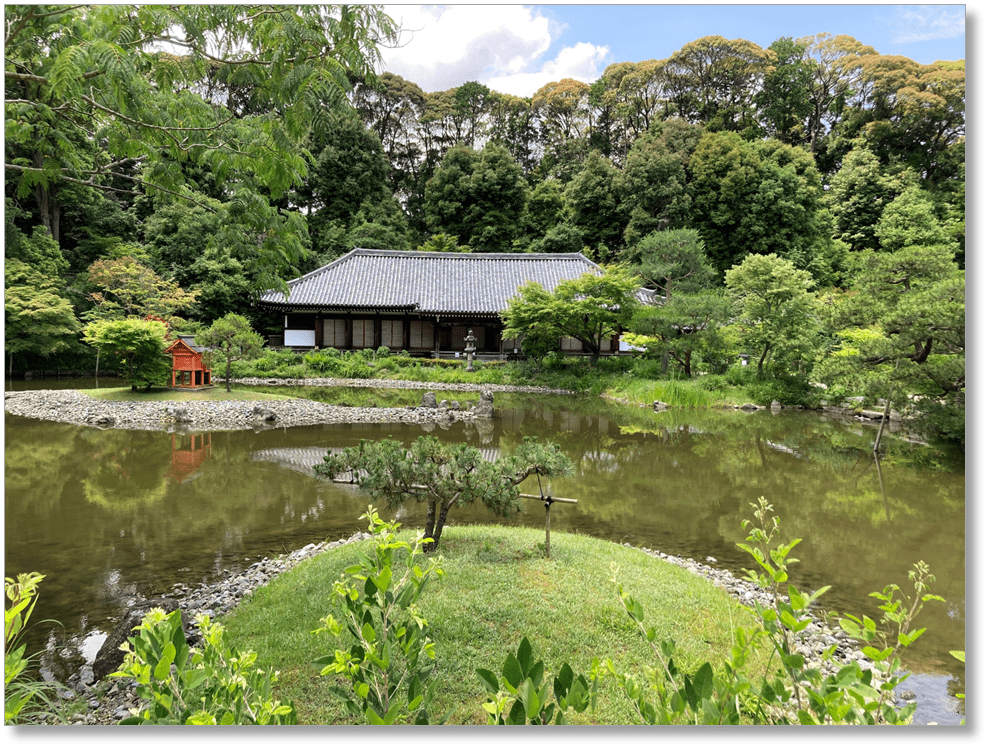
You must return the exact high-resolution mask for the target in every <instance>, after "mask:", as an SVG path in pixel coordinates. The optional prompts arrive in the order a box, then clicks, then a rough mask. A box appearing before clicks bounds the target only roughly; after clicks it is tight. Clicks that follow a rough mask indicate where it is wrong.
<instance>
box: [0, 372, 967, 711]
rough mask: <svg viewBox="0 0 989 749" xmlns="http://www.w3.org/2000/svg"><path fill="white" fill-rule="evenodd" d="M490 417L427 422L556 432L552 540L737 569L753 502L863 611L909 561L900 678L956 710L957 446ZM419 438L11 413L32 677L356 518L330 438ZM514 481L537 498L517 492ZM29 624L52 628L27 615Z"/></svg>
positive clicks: (487, 430) (754, 417) (640, 421)
mask: <svg viewBox="0 0 989 749" xmlns="http://www.w3.org/2000/svg"><path fill="white" fill-rule="evenodd" d="M101 384H102V383H101ZM38 386H40V384H39V383H14V384H13V387H18V388H19V387H38ZM76 386H77V387H81V386H82V385H79V384H78V382H77V383H76ZM87 386H88V385H87ZM8 387H11V386H10V385H8ZM279 392H283V393H286V394H288V392H289V391H288V390H287V389H281V390H280V391H279ZM372 395H373V394H368V395H367V397H371V396H372ZM327 397H333V396H332V393H328V394H327ZM351 397H352V398H354V397H356V398H360V397H362V396H361V394H360V393H356V395H355V393H351ZM408 397H410V398H418V394H415V395H413V394H411V393H410V394H409V396H408ZM495 407H496V418H495V419H493V420H491V421H490V422H488V423H486V424H478V425H471V424H464V423H462V422H456V423H454V424H453V425H452V426H450V427H449V428H448V429H443V428H439V427H434V428H433V429H432V430H431V431H430V432H429V433H432V434H434V435H436V436H438V437H439V438H440V439H442V440H449V441H453V442H466V443H468V444H472V445H476V446H477V447H479V448H480V449H481V450H482V451H484V453H485V454H486V455H487V456H489V457H496V456H497V455H500V454H506V453H508V452H510V451H511V450H513V449H514V447H515V446H516V445H518V444H519V442H520V441H521V440H522V438H523V437H525V436H530V435H531V436H536V437H540V438H545V439H551V440H552V441H554V442H556V443H557V444H559V445H560V446H561V447H562V449H563V450H564V451H565V452H566V453H567V454H568V455H569V456H570V457H571V459H572V460H573V461H574V463H575V464H576V465H577V472H576V475H575V476H574V477H572V478H569V479H566V480H560V479H557V480H554V481H553V482H552V485H551V487H546V485H545V483H544V488H547V489H548V490H550V491H551V493H552V494H553V495H556V496H561V497H574V498H577V499H579V503H578V504H577V505H566V504H555V505H553V508H552V515H551V518H552V529H553V531H554V532H562V531H573V532H578V533H583V534H587V535H591V536H595V537H599V538H604V539H608V540H612V541H615V542H619V543H628V544H631V545H633V546H645V547H649V548H653V549H658V550H660V551H664V552H666V553H669V554H674V555H678V556H684V557H691V558H694V559H697V560H698V561H707V563H708V564H710V565H711V566H714V567H720V568H725V569H729V570H731V571H733V572H735V573H736V574H741V570H742V569H744V568H748V567H751V566H752V565H751V564H750V562H751V560H750V559H748V558H747V557H746V555H745V554H744V553H743V552H741V551H740V550H739V549H738V548H737V547H736V543H738V542H740V541H743V540H744V538H745V532H744V531H743V529H742V522H743V521H744V520H748V519H751V518H752V510H751V507H750V504H751V503H752V502H754V501H755V500H756V499H757V498H758V497H759V496H765V497H766V498H767V500H769V501H770V502H771V503H772V504H773V506H774V508H775V514H776V515H778V516H779V518H780V522H781V526H782V530H783V537H784V538H801V539H803V541H802V542H801V543H800V544H799V546H798V547H797V548H796V550H795V552H794V555H795V556H796V557H797V558H798V559H799V560H800V561H799V563H798V564H797V565H795V566H794V567H793V569H792V571H793V580H794V582H795V583H796V584H797V585H798V586H799V587H801V588H803V589H816V588H818V587H821V586H823V585H831V586H832V588H831V591H830V592H829V593H828V594H827V595H826V596H825V598H824V600H823V602H824V605H825V607H826V608H828V609H829V610H835V611H840V612H849V613H854V614H857V615H859V614H867V615H869V616H871V617H873V618H878V617H879V613H880V612H878V611H877V609H876V602H875V599H873V598H870V597H869V593H871V592H872V591H876V590H881V589H882V588H883V586H885V585H887V584H889V583H896V584H898V585H899V586H900V587H901V588H902V589H903V590H905V591H906V590H910V587H909V581H908V578H907V573H908V571H909V570H910V569H911V568H912V565H913V563H914V562H916V561H918V560H923V561H924V562H926V563H927V564H928V565H930V567H931V570H932V572H933V573H934V575H935V576H936V578H937V582H936V584H935V585H934V588H933V590H932V592H934V593H937V594H938V595H941V596H943V597H944V598H945V599H946V603H944V604H941V603H936V602H931V603H928V604H927V606H926V608H925V610H924V612H923V613H922V615H921V617H920V619H919V620H918V622H917V623H916V626H919V627H927V628H928V631H927V633H926V634H925V635H924V636H923V637H921V638H920V640H919V641H918V642H917V643H916V644H915V645H914V646H913V647H912V648H911V650H910V651H908V653H907V658H906V662H907V666H908V667H909V668H910V670H911V671H913V672H914V676H912V677H911V679H910V681H909V682H908V684H907V687H909V688H911V689H913V690H914V691H915V692H917V693H918V695H919V700H918V702H919V707H918V711H917V714H916V716H915V722H916V723H919V724H924V723H927V722H929V721H936V722H938V723H940V724H942V725H944V724H957V723H959V722H960V720H961V717H962V716H961V714H960V713H961V711H962V710H963V706H961V705H959V704H958V702H957V700H955V699H954V697H953V695H955V694H956V693H959V692H962V693H963V692H964V691H965V667H964V664H962V663H960V662H958V661H956V660H955V659H953V658H952V657H951V656H950V655H949V651H950V650H963V649H964V648H965V573H966V568H965V542H966V541H965V537H966V534H965V528H966V526H965V466H964V455H963V454H962V453H961V452H960V451H957V450H954V449H952V448H948V447H943V446H932V445H926V444H923V443H922V442H919V441H916V440H915V438H912V437H911V436H910V435H908V434H905V433H903V432H899V433H896V434H894V435H891V436H888V437H886V438H884V446H885V449H886V454H885V456H884V458H883V460H882V462H881V463H880V464H878V465H877V463H876V461H875V460H874V459H873V455H872V443H873V440H874V439H875V430H876V427H874V426H869V425H863V424H859V423H854V422H842V421H840V420H836V419H834V418H831V417H826V416H823V415H822V414H818V413H812V412H799V411H783V412H782V413H778V414H773V413H771V412H769V411H760V412H757V413H740V412H727V411H718V410H703V409H702V410H695V409H676V410H671V411H667V412H662V413H653V412H652V411H651V410H646V409H638V408H632V407H621V406H617V405H614V404H609V403H608V402H606V401H604V400H602V399H597V398H586V399H574V398H562V397H558V396H557V397H551V396H522V395H508V394H502V393H497V394H496V395H495ZM427 431H428V430H427V429H426V428H424V427H422V426H418V425H324V426H319V427H298V428H274V429H267V430H263V431H258V432H253V431H242V432H212V433H190V434H174V433H165V432H144V431H125V430H100V429H94V428H86V427H80V426H73V425H68V424H55V423H48V422H42V421H37V420H33V419H27V418H21V417H15V416H10V415H6V416H5V449H4V459H5V521H6V531H5V561H4V569H5V575H6V576H8V577H9V576H16V575H17V574H18V573H20V572H28V571H38V572H41V573H43V574H45V575H46V576H47V577H46V579H45V580H44V582H43V583H42V587H41V596H40V601H39V603H38V606H37V609H36V610H35V613H34V615H33V619H32V620H33V621H35V622H38V623H37V624H36V625H35V626H34V627H33V629H32V637H33V640H32V641H31V642H30V645H31V647H32V648H33V649H34V650H41V649H45V648H47V649H48V652H47V654H46V655H45V656H44V658H43V666H44V670H45V672H46V673H50V674H51V675H52V676H54V677H55V678H60V679H62V678H65V677H66V676H67V675H68V673H70V672H71V671H72V670H73V669H75V668H78V667H79V666H81V665H82V664H83V663H84V662H85V661H87V660H90V661H91V660H92V658H93V657H94V656H95V654H96V650H97V649H98V648H99V645H100V644H101V643H102V639H103V637H104V635H105V633H106V632H107V631H108V630H109V629H111V628H112V627H113V625H114V624H115V623H116V621H118V620H119V618H120V616H121V615H122V613H123V612H124V611H125V609H126V608H127V606H128V602H129V601H131V600H132V599H133V598H134V597H135V596H138V595H140V596H144V597H153V596H158V595H162V594H165V593H168V592H169V590H170V589H171V588H172V586H173V585H176V584H179V583H184V584H188V585H193V586H194V585H197V584H199V583H201V582H207V581H210V580H213V579H216V578H217V577H220V576H223V575H225V574H226V573H227V572H228V571H229V572H234V571H237V570H240V569H243V568H245V567H247V566H249V565H250V564H253V563H254V562H256V561H258V559H259V558H261V557H264V556H274V555H277V554H280V553H284V552H289V551H293V550H295V549H297V548H301V547H302V546H305V545H306V544H308V543H313V542H320V541H324V540H335V539H338V538H342V537H347V536H350V535H351V534H352V533H354V532H355V531H357V530H364V528H363V527H362V522H361V521H360V520H359V519H358V518H359V516H360V514H361V513H362V512H363V511H364V510H365V509H366V507H367V504H368V500H367V498H366V497H364V496H361V495H360V494H359V493H357V491H356V489H355V488H354V487H352V486H349V485H340V484H333V483H331V482H328V481H326V480H324V479H321V478H318V477H316V476H315V475H314V474H313V473H312V471H311V466H312V465H313V464H314V463H316V462H318V461H320V460H321V458H322V456H323V455H324V454H325V452H326V451H327V450H328V449H332V448H341V447H346V446H348V445H354V444H357V443H358V442H359V441H360V440H361V439H381V438H384V437H389V436H390V437H394V438H395V439H398V440H401V441H404V442H411V441H412V440H414V439H415V438H416V437H417V436H419V435H421V434H424V433H427ZM524 491H532V492H533V493H538V491H539V490H538V487H537V486H536V484H535V482H533V483H532V485H531V486H529V485H527V486H526V487H525V488H524ZM529 505H530V506H529V507H528V511H527V512H525V513H521V514H519V515H516V516H514V517H512V518H510V519H508V520H501V519H498V518H495V517H493V516H491V515H488V514H487V513H486V512H484V511H483V510H460V509H455V510H454V511H452V512H451V516H450V520H451V523H452V525H453V526H455V525H457V524H468V523H492V522H505V523H510V524H523V525H527V526H533V527H543V526H544V524H545V513H544V510H543V508H542V506H541V504H540V503H538V502H531V503H529ZM399 519H400V520H401V521H402V522H403V524H404V525H406V526H410V527H416V526H417V525H419V526H420V527H421V524H422V521H423V517H422V516H421V514H420V513H418V512H417V511H416V510H415V509H412V510H410V511H405V512H403V514H401V515H400V517H399ZM709 558H710V559H709ZM710 560H715V561H710ZM46 619H47V620H54V621H56V622H58V623H59V625H58V626H55V625H53V624H51V623H46V624H41V621H42V620H46ZM314 626H315V623H314ZM603 655H604V654H603Z"/></svg>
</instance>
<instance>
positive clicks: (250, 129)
mask: <svg viewBox="0 0 989 749" xmlns="http://www.w3.org/2000/svg"><path fill="white" fill-rule="evenodd" d="M4 20H5V53H4V55H5V57H4V72H5V141H4V143H5V169H4V176H5V256H6V259H7V265H6V267H7V273H6V274H5V275H6V278H5V289H6V300H7V305H6V307H7V310H6V315H5V319H6V321H7V335H6V342H7V351H8V354H9V355H10V356H11V357H15V356H19V357H22V358H23V359H24V361H23V362H22V367H23V368H29V367H35V366H39V362H48V363H51V362H55V361H59V360H62V361H71V360H78V359H79V357H83V358H85V357H86V356H89V355H90V354H91V352H90V353H87V351H88V349H87V348H86V347H85V345H84V344H83V342H82V339H81V337H80V332H79V330H80V322H85V321H93V320H101V319H111V318H115V317H125V316H127V314H129V315H145V314H151V313H154V314H155V315H157V316H159V317H161V318H163V319H168V320H172V319H173V318H174V320H175V324H176V325H180V326H184V327H185V328H187V329H189V330H194V329H196V328H197V327H198V326H201V325H208V324H209V323H211V322H212V321H214V320H216V319H219V318H221V317H223V316H224V315H226V314H227V313H228V312H231V311H237V312H239V313H241V314H245V315H248V316H249V317H250V318H251V319H252V321H253V322H254V324H255V326H256V327H257V328H258V329H259V330H260V331H261V332H271V330H273V329H275V328H274V324H273V321H271V320H268V319H267V318H265V317H264V315H263V314H261V313H260V312H259V311H258V310H257V309H256V308H254V307H252V306H251V299H252V296H253V295H255V294H257V293H258V292H260V291H263V290H265V289H268V288H273V287H277V286H279V285H280V284H282V283H283V282H284V281H285V280H287V279H291V278H293V277H295V276H297V275H299V274H301V273H304V272H308V271H310V270H313V269H315V268H317V267H319V266H320V265H322V264H325V263H327V262H329V261H330V260H332V259H334V258H336V257H339V256H340V255H342V254H343V253H345V252H347V251H349V250H350V249H352V248H353V247H355V246H360V247H366V248H385V249H393V250H410V249H419V248H424V249H431V250H440V251H444V250H445V251H449V250H456V251H489V252H490V251H498V252H531V251H538V252H584V253H585V254H586V255H587V256H588V257H590V258H592V259H593V260H595V261H597V262H599V263H605V264H611V263H618V262H622V263H625V264H626V265H628V266H630V267H631V268H633V269H637V268H639V267H644V266H643V264H644V263H648V262H652V259H650V257H649V253H650V252H653V249H651V248H654V247H656V246H658V245H663V244H664V243H666V241H667V240H666V239H665V237H666V234H665V233H668V232H684V231H689V232H691V237H692V240H691V241H692V242H693V247H694V250H696V248H697V247H700V248H701V250H700V252H701V253H702V256H703V259H704V261H705V263H706V264H707V266H710V268H711V270H712V271H713V272H712V273H711V274H710V278H711V280H710V281H709V282H708V283H707V284H706V285H705V288H703V289H691V291H690V293H701V292H703V293H705V294H707V295H708V296H707V297H705V299H707V300H708V301H710V299H709V295H710V294H711V293H722V292H723V291H724V287H725V277H726V276H725V274H726V273H727V272H729V271H731V270H732V269H733V268H735V267H738V266H740V265H741V264H742V263H743V261H744V260H745V258H746V257H747V256H749V255H751V254H758V255H765V256H775V257H777V258H779V260H780V262H784V261H785V262H786V263H789V264H792V266H793V267H795V268H796V269H797V270H799V271H801V273H804V272H806V273H807V274H809V278H810V279H811V283H812V289H811V291H812V292H813V293H815V294H817V295H819V296H822V295H825V294H827V295H828V296H827V298H828V300H830V301H829V302H828V304H829V305H830V306H829V307H827V309H828V310H830V312H828V314H827V315H826V317H827V325H825V323H824V321H823V318H821V316H820V315H818V316H817V317H815V320H817V323H815V325H816V324H818V323H820V324H821V325H824V329H825V330H826V331H827V333H828V334H829V335H831V336H832V344H831V350H832V351H835V350H841V351H845V352H846V353H847V351H848V350H849V349H848V345H847V344H848V340H849V339H842V340H843V341H844V343H842V344H840V345H839V343H838V338H837V336H839V334H840V332H841V331H842V330H845V328H843V327H841V326H846V327H847V326H849V325H852V324H853V322H854V327H855V328H856V329H865V328H870V326H872V327H873V328H874V329H875V330H876V331H877V333H876V334H877V335H880V336H883V340H885V341H886V342H887V343H886V344H884V345H886V346H887V348H888V347H889V346H893V347H894V348H895V345H894V344H895V341H896V340H897V337H898V336H900V335H902V334H900V333H897V332H896V330H895V328H896V327H897V325H896V324H895V323H889V324H888V325H887V324H886V323H880V321H881V320H886V319H887V318H888V317H889V315H890V314H892V312H891V309H892V307H893V306H894V302H893V301H892V300H891V301H889V303H888V304H887V305H885V306H884V307H883V308H882V309H873V310H872V313H871V314H872V318H871V319H866V318H863V317H862V314H863V313H862V309H864V308H862V306H861V305H859V307H858V308H856V310H857V311H856V313H855V314H854V315H853V314H852V313H851V312H848V313H847V314H845V313H844V312H843V313H842V314H839V313H838V311H836V310H837V309H838V308H839V307H841V306H842V305H843V304H844V303H845V301H846V300H847V299H848V298H850V297H853V296H854V295H855V292H856V288H857V287H856V284H861V283H866V284H869V283H876V281H875V278H876V275H875V274H877V273H880V271H879V270H877V268H878V267H879V266H880V265H881V263H878V262H877V261H875V260H874V259H873V258H874V256H875V255H877V254H880V255H881V254H882V253H886V254H889V255H894V254H896V253H903V252H916V251H918V248H936V252H937V256H938V258H939V262H940V263H941V264H942V265H940V266H938V267H939V268H940V270H939V271H938V273H941V274H942V275H941V277H940V279H939V280H940V281H947V278H948V276H951V277H954V276H952V274H954V273H956V272H957V273H960V274H962V276H960V278H963V271H962V270H961V269H964V265H965V63H964V60H957V61H937V62H934V63H932V64H930V65H922V64H919V63H916V62H915V61H913V60H910V59H908V58H906V57H902V56H893V55H883V54H880V53H879V52H877V50H876V49H874V48H873V47H870V46H868V45H866V44H864V43H862V42H860V41H858V40H856V39H854V38H852V37H850V36H845V35H834V34H830V33H821V34H817V35H815V36H811V37H804V38H790V37H784V38H780V39H778V40H776V41H775V42H773V43H772V44H771V45H770V46H769V47H768V48H765V49H763V48H761V47H760V46H759V45H757V44H755V43H753V42H750V41H747V40H744V39H734V40H729V39H725V38H723V37H720V36H705V37H702V38H700V39H697V40H695V41H693V42H691V43H689V44H686V45H684V47H683V48H681V49H679V50H676V51H674V52H673V53H672V54H670V55H669V56H668V57H666V58H665V59H649V60H642V61H637V62H636V61H627V62H620V63H615V64H612V65H609V66H608V67H607V68H606V69H605V71H604V73H603V74H602V76H601V77H600V79H598V80H597V81H594V82H592V83H590V84H588V83H584V82H581V81H577V80H573V79H563V80H560V81H555V82H552V83H548V84H546V85H545V86H543V87H542V88H540V89H539V90H538V91H537V92H535V94H534V95H533V96H532V97H528V98H520V97H517V96H512V95H508V94H503V93H500V92H498V91H494V90H491V89H489V88H488V87H487V86H484V85H483V84H481V83H479V82H476V81H471V82H467V83H465V84H463V85H461V86H459V87H457V88H454V89H450V90H447V91H434V92H426V91H423V90H422V89H421V88H420V87H419V86H418V85H417V84H416V83H415V82H414V81H407V80H404V79H403V78H401V77H400V76H397V75H394V74H392V73H389V72H387V71H385V72H381V73H379V74H376V73H375V71H376V70H377V69H379V68H380V55H379V48H381V47H382V46H384V45H392V44H396V43H397V38H398V31H399V29H398V28H397V27H396V24H395V23H394V22H393V21H392V19H391V18H389V17H388V16H387V15H386V14H385V13H384V12H383V11H382V10H381V8H380V7H379V6H365V5H359V6H330V5H302V6H262V5H209V6H204V5H180V6H144V5H137V6H114V5H110V6H55V5H6V6H5V7H4ZM658 51H659V50H658ZM920 225H923V226H927V227H928V230H927V233H926V234H924V235H923V236H921V235H920V234H921V232H920V229H919V228H918V229H917V231H916V232H913V234H911V230H910V227H919V226H920ZM896 226H901V227H903V228H902V229H901V230H897V229H896V228H895V227H896ZM897 231H900V234H896V232H897ZM902 234H906V235H910V236H907V237H906V239H903V238H902V237H901V238H900V239H896V240H895V241H894V240H893V239H891V237H894V236H897V237H899V236H900V235H902ZM935 235H936V236H935ZM657 237H658V238H657ZM657 243H658V245H657ZM931 251H933V250H931ZM945 263H947V265H945ZM887 265H888V264H887ZM883 267H886V266H883ZM108 268H115V269H117V271H118V273H123V272H124V269H127V272H128V273H129V274H130V275H129V276H128V277H127V278H114V279H112V281H113V283H116V284H118V286H117V287H114V286H113V285H112V283H111V281H109V280H108V278H109V277H108V275H107V269H108ZM944 274H947V276H945V275H944ZM643 277H644V278H645V279H647V280H646V282H647V283H648V282H649V279H650V276H649V275H648V274H643ZM920 277H921V278H926V276H923V274H920ZM140 278H145V279H147V278H155V279H157V281H156V283H159V284H160V285H161V288H165V286H167V285H169V284H170V285H171V286H169V287H168V288H170V289H171V292H170V294H166V295H165V296H164V297H162V296H161V295H159V296H158V297H155V298H154V299H151V298H150V297H148V298H142V297H141V295H140V294H137V296H136V297H135V299H136V301H133V300H132V301H133V303H132V304H130V305H129V306H127V307H126V309H125V308H124V307H123V306H121V304H119V303H118V304H107V300H109V299H111V298H113V294H114V293H115V292H114V288H119V285H120V284H126V283H132V284H134V283H137V281H136V280H135V279H140ZM664 283H665V282H664ZM890 283H894V281H893V280H891V281H890ZM918 283H919V284H920V287H923V284H924V281H919V282H918ZM932 283H933V281H932ZM961 283H962V289H963V288H964V286H963V281H962V282H961ZM173 287H174V288H173ZM870 288H871V287H870ZM900 288H901V290H902V291H909V292H911V293H913V292H917V291H918V288H917V287H916V286H913V287H909V288H903V287H902V286H901V287H900ZM665 291H667V292H668V291H669V290H665ZM661 296H663V295H661ZM678 296H679V295H678ZM162 298H164V299H165V300H168V299H171V300H173V301H174V300H181V304H179V303H178V302H176V304H175V305H173V306H172V308H170V309H164V308H163V307H162V304H161V302H162ZM117 299H118V301H119V297H117ZM899 302H902V299H901V300H898V302H897V303H899ZM688 303H689V300H684V299H679V298H678V300H677V304H678V305H680V304H688ZM166 306H167V305H166ZM688 306H689V304H688ZM880 306H882V305H880ZM707 308H708V307H707V306H706V307H705V309H707ZM719 308H720V307H719ZM56 310H57V311H58V314H55V311H56ZM41 311H45V313H46V315H45V321H44V323H43V324H41V323H40V322H39V325H38V326H37V327H33V326H32V324H31V322H30V321H31V315H34V316H36V317H37V319H39V321H40V315H41ZM178 315H181V317H178ZM962 315H963V312H962ZM853 318H854V320H853ZM952 324H954V323H952ZM828 325H830V326H831V327H828ZM884 325H885V326H886V327H887V328H890V325H892V328H890V329H889V330H887V331H886V332H885V333H883V332H878V331H879V328H882V327H883V326H884ZM876 326H879V327H876ZM900 327H901V328H902V327H904V326H900ZM941 327H944V326H943V325H942V326H941ZM949 327H950V326H949ZM921 332H922V331H921ZM915 333H917V335H920V333H919V332H917V331H915ZM698 338H700V337H699V336H698ZM663 340H665V339H663ZM917 340H920V343H919V345H920V346H921V349H923V348H924V347H925V346H927V345H928V343H927V339H925V338H923V337H922V338H921V339H917ZM931 340H932V341H936V340H938V336H937V335H933V336H931ZM952 341H953V342H952V343H951V345H950V346H949V348H948V349H945V350H943V351H939V350H938V349H937V343H936V342H934V343H931V344H930V345H931V346H933V347H934V348H933V350H934V352H935V353H934V354H933V355H934V357H935V358H937V357H939V356H949V357H950V356H955V355H958V354H959V353H960V349H959V346H958V345H957V344H958V342H957V340H956V339H955V338H952ZM911 345H912V344H911ZM945 345H947V344H945ZM669 346H670V347H671V348H668V350H667V354H668V353H669V350H672V349H675V348H676V347H675V346H674V343H673V342H669ZM842 347H844V348H842ZM777 348H778V350H780V351H782V350H784V349H785V348H786V347H785V346H780V347H777ZM852 348H853V349H854V348H855V347H852ZM855 350H856V351H857V350H858V349H855ZM925 361H926V360H925ZM938 361H939V362H941V363H940V364H939V365H938V366H939V367H940V369H939V371H942V370H946V369H951V368H950V367H947V368H946V367H945V366H942V365H943V361H942V360H941V359H938ZM962 361H963V359H962ZM791 363H792V362H791ZM11 366H13V361H12V360H11ZM788 366H789V365H788ZM45 368H51V367H50V366H49V367H45ZM767 368H768V364H767ZM955 369H957V367H956V368H955ZM932 370H933V368H932ZM688 371H689V367H688ZM951 371H952V372H954V374H953V375H952V376H953V377H954V379H952V380H951V382H952V383H953V384H952V385H951V387H952V388H955V389H954V390H952V391H948V390H946V392H957V390H958V382H961V390H962V391H963V389H964V376H963V373H962V377H961V379H960V380H959V379H958V377H957V376H955V375H957V372H955V371H954V370H951ZM946 377H947V375H944V377H941V379H940V380H939V383H940V384H939V385H938V387H945V388H947V387H948V385H947V379H945V378H946ZM887 379H888V378H887ZM941 380H943V381H941ZM914 386H915V385H914ZM876 387H878V385H876Z"/></svg>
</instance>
